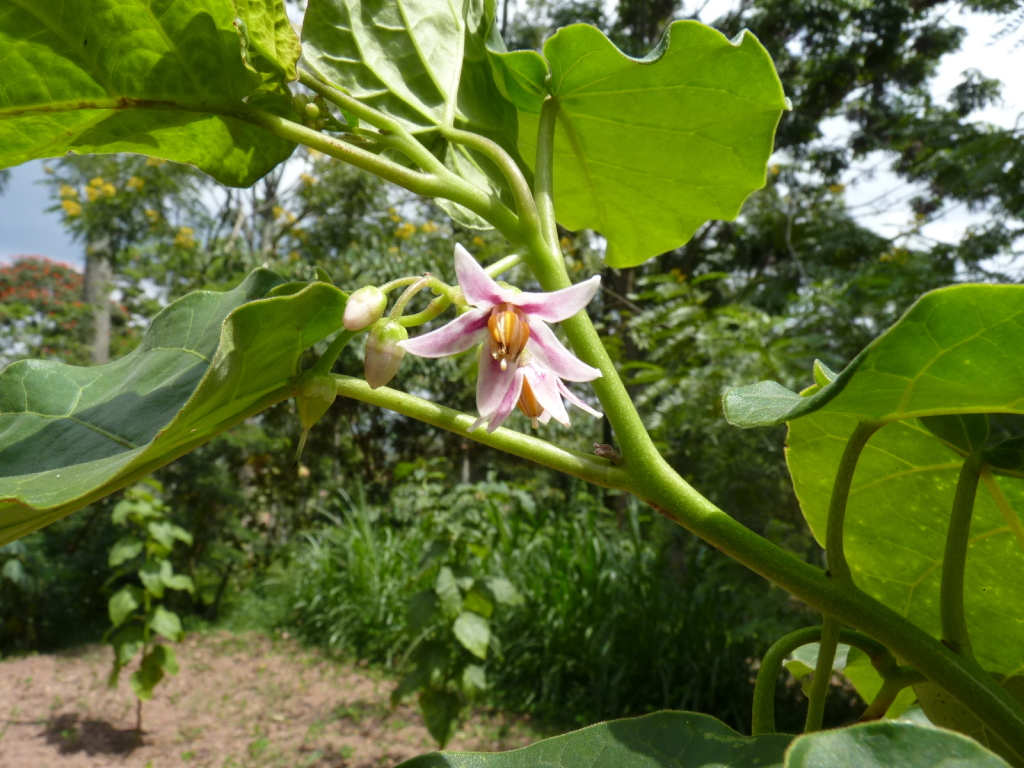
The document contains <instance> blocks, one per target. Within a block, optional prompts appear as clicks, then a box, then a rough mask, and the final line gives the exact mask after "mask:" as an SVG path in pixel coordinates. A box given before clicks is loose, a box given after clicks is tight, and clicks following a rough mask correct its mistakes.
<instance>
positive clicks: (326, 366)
mask: <svg viewBox="0 0 1024 768" xmlns="http://www.w3.org/2000/svg"><path fill="white" fill-rule="evenodd" d="M360 333H361V331H342V332H341V333H339V334H338V335H337V336H335V337H334V340H333V341H332V342H331V343H330V344H328V345H327V349H325V350H324V353H323V354H322V355H320V359H319V360H317V361H316V363H315V364H314V365H313V370H314V371H316V372H317V373H323V374H326V373H330V372H331V368H333V367H334V363H335V361H337V359H338V356H339V355H340V354H341V353H342V350H344V349H345V347H346V346H348V343H349V342H350V341H352V339H354V338H355V337H356V336H358V335H359V334H360Z"/></svg>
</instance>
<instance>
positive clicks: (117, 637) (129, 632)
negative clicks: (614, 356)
mask: <svg viewBox="0 0 1024 768" xmlns="http://www.w3.org/2000/svg"><path fill="white" fill-rule="evenodd" d="M110 644H111V645H112V646H113V648H114V665H115V666H116V667H123V666H124V665H125V664H128V663H130V662H131V660H132V659H134V658H135V654H136V653H138V652H139V650H140V649H141V648H142V646H143V645H144V644H145V637H144V633H143V628H142V625H141V624H128V625H126V626H123V627H121V628H120V629H119V630H117V632H115V633H114V635H113V637H111V638H110ZM116 684H117V678H116V677H114V678H113V679H112V683H111V685H116Z"/></svg>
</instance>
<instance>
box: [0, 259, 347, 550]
mask: <svg viewBox="0 0 1024 768" xmlns="http://www.w3.org/2000/svg"><path fill="white" fill-rule="evenodd" d="M280 283H281V279H280V278H279V277H278V276H277V275H274V274H273V273H271V272H267V271H265V270H257V271H256V272H254V273H253V274H252V275H250V276H249V277H248V278H247V279H246V280H245V282H243V283H242V284H241V285H240V286H239V287H238V288H236V289H235V290H233V291H228V292H226V293H210V292H200V293H194V294H191V295H189V296H186V297H184V298H182V299H179V300H178V301H176V302H174V303H173V304H171V305H170V306H169V307H167V308H166V309H164V310H163V311H162V312H161V313H160V314H159V315H157V316H156V317H155V318H154V319H153V322H152V324H151V326H150V328H149V330H148V331H147V333H146V336H145V338H144V339H143V341H142V343H141V344H140V345H139V347H138V348H137V349H135V350H134V351H133V352H131V353H130V354H128V355H126V356H125V357H123V358H121V359H120V360H116V361H114V362H112V363H108V364H106V365H102V366H97V367H93V368H77V367H74V366H69V365H64V364H63V363H59V362H55V361H38V360H37V361H22V362H18V363H14V364H12V365H11V366H9V367H8V368H7V369H6V370H5V371H3V372H2V373H0V544H4V543H6V542H8V541H11V540H13V539H16V538H18V537H19V536H24V535H25V534H27V533H30V532H31V531H34V530H36V529H38V528H40V527H42V526H44V525H47V524H48V523H51V522H53V521H54V520H58V519H60V518H61V517H63V516H65V515H67V514H68V513H70V512H73V511H74V510H76V509H79V508H80V507H82V506H85V505H86V504H89V503H91V502H92V501H95V500H96V499H99V498H102V497H103V496H106V495H107V494H109V493H111V492H113V491H114V490H117V489H118V488H122V487H124V486H126V485H128V484H129V483H132V482H134V481H135V480H137V479H139V478H141V477H143V476H145V475H147V474H149V473H150V472H152V471H153V470H154V469H156V468H158V467H160V466H163V465H164V464H166V463H168V462H169V461H172V460H173V459H175V458H177V457H178V456H180V455H181V454H183V453H186V452H188V451H190V450H192V449H193V448H195V447H197V446H199V445H201V444H203V443H205V442H206V441H208V440H210V439H211V438H212V437H213V436H214V435H216V434H218V433H220V432H222V431H224V430H225V429H228V428H229V427H231V426H232V425H234V424H237V423H238V422H240V421H241V420H243V419H244V418H246V417H247V416H249V415H250V414H253V413H256V412H259V411H260V410H263V409H264V408H266V407H267V406H269V405H271V404H273V403H276V402H278V401H280V400H283V399H285V398H286V397H288V396H289V395H290V394H291V387H292V384H291V381H292V379H293V378H294V376H295V373H296V369H297V365H298V360H299V355H300V354H301V353H302V351H303V350H304V349H306V348H307V347H309V346H310V345H312V344H314V343H316V342H317V341H319V340H320V339H322V338H324V336H326V335H328V334H330V333H331V332H333V331H335V330H337V329H338V328H340V327H341V318H342V313H343V311H344V306H345V294H343V293H342V292H341V291H339V290H338V289H337V288H335V287H333V286H331V285H328V284H326V283H321V282H316V283H312V284H310V286H309V287H308V288H306V289H305V290H303V291H301V292H300V293H297V294H295V295H294V296H284V297H280V298H274V299H266V300H263V301H256V299H259V298H260V297H261V296H264V295H265V294H266V293H267V291H269V290H270V289H271V288H273V287H274V286H275V285H278V284H280ZM174 538H176V537H175V536H174V534H173V531H172V532H171V543H172V544H173V540H174Z"/></svg>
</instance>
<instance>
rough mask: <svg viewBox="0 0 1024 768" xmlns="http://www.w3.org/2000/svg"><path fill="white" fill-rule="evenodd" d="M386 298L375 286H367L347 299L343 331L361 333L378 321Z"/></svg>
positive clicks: (386, 303)
mask: <svg viewBox="0 0 1024 768" xmlns="http://www.w3.org/2000/svg"><path fill="white" fill-rule="evenodd" d="M387 305H388V297H387V296H386V295H385V294H384V291H382V290H381V289H380V288H378V287H377V286H375V285H367V286H364V287H363V288H360V289H359V290H358V291H356V292H355V293H353V294H352V295H351V296H349V297H348V302H347V303H346V304H345V314H344V316H343V317H342V322H343V323H344V324H345V330H348V331H361V330H363V328H366V327H367V326H369V325H372V324H373V323H375V322H377V321H378V320H380V318H381V316H382V315H383V314H384V308H385V307H386V306H387Z"/></svg>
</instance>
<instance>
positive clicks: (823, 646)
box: [804, 616, 842, 733]
mask: <svg viewBox="0 0 1024 768" xmlns="http://www.w3.org/2000/svg"><path fill="white" fill-rule="evenodd" d="M840 629H842V627H841V626H840V625H839V621H838V620H837V619H835V618H833V617H832V616H825V617H824V621H822V623H821V641H820V643H819V645H818V662H817V663H816V664H815V665H814V679H813V680H811V690H810V692H809V693H808V694H807V721H806V722H805V723H804V733H813V732H814V731H820V730H821V721H822V719H823V718H824V716H825V697H826V696H828V684H829V681H831V679H832V667H833V666H835V661H836V648H837V647H838V646H839V631H840Z"/></svg>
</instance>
